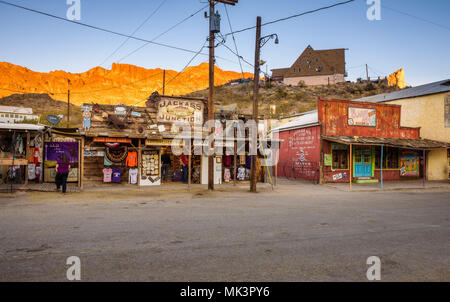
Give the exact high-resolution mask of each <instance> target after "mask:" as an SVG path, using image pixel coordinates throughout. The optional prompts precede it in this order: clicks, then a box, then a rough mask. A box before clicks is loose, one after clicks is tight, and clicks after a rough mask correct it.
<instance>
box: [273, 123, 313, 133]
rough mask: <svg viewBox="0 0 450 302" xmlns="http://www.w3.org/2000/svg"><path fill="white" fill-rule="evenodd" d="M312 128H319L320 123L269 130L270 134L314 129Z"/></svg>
mask: <svg viewBox="0 0 450 302" xmlns="http://www.w3.org/2000/svg"><path fill="white" fill-rule="evenodd" d="M314 126H320V123H319V122H317V123H310V124H305V125H298V126H292V127H287V128H283V129H278V128H275V129H273V130H271V131H270V132H284V131H289V130H296V129H303V128H309V127H314ZM281 127H283V126H281Z"/></svg>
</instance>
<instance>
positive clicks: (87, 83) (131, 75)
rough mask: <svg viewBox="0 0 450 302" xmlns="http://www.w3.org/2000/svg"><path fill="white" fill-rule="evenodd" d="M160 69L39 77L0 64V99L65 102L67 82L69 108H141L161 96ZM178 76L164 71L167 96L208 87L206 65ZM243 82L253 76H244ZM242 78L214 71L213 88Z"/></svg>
mask: <svg viewBox="0 0 450 302" xmlns="http://www.w3.org/2000/svg"><path fill="white" fill-rule="evenodd" d="M162 73H163V70H162V69H159V68H157V69H145V68H142V67H138V66H134V65H128V64H113V65H112V68H111V69H110V70H109V69H104V68H102V67H95V68H92V69H90V70H88V71H86V72H83V73H69V72H65V71H61V70H57V71H52V72H49V73H41V72H35V71H32V70H29V69H28V68H25V67H22V66H18V65H13V64H10V63H7V62H0V97H5V96H9V95H11V94H15V93H21V92H22V93H48V94H50V95H51V96H52V97H53V98H54V99H57V100H66V99H67V88H68V83H67V79H69V80H70V91H71V95H70V100H71V102H72V103H73V104H77V105H80V104H82V103H90V102H95V103H99V104H117V103H124V104H128V105H132V104H135V103H137V102H139V101H142V102H140V103H139V104H138V105H140V106H144V104H145V102H144V100H145V99H146V98H147V97H148V96H149V95H150V94H151V93H152V92H153V91H155V90H158V92H159V93H161V94H162V82H163V75H162ZM177 74H178V72H176V71H174V70H166V91H165V93H166V94H167V95H182V94H187V93H190V92H193V91H197V90H202V89H205V88H207V87H208V76H209V73H208V64H207V63H202V64H200V65H198V66H193V67H188V68H186V69H185V70H184V72H182V73H181V74H180V75H178V76H177V77H176V78H175V79H173V78H174V77H175V76H176V75H177ZM244 76H245V78H251V77H253V74H250V73H245V75H244ZM241 77H242V74H241V73H239V72H234V71H224V70H222V69H220V68H218V67H217V66H216V67H215V84H216V85H223V84H225V83H227V82H229V81H231V80H235V79H239V78H241Z"/></svg>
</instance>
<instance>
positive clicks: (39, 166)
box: [36, 164, 42, 180]
mask: <svg viewBox="0 0 450 302" xmlns="http://www.w3.org/2000/svg"><path fill="white" fill-rule="evenodd" d="M41 172H42V169H41V165H40V164H37V165H36V180H40V179H41Z"/></svg>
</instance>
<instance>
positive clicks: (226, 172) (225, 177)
mask: <svg viewBox="0 0 450 302" xmlns="http://www.w3.org/2000/svg"><path fill="white" fill-rule="evenodd" d="M230 178H231V173H230V169H228V168H225V170H224V173H223V181H224V182H230Z"/></svg>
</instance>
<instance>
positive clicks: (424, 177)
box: [423, 150, 427, 188]
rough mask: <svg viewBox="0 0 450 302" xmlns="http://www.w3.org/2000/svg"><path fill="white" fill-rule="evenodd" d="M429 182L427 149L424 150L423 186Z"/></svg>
mask: <svg viewBox="0 0 450 302" xmlns="http://www.w3.org/2000/svg"><path fill="white" fill-rule="evenodd" d="M426 182H427V151H426V150H423V187H424V188H425V186H426Z"/></svg>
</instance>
